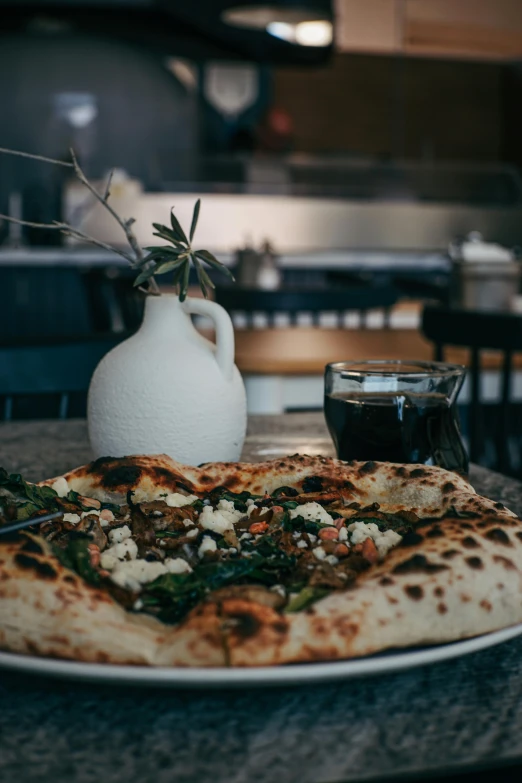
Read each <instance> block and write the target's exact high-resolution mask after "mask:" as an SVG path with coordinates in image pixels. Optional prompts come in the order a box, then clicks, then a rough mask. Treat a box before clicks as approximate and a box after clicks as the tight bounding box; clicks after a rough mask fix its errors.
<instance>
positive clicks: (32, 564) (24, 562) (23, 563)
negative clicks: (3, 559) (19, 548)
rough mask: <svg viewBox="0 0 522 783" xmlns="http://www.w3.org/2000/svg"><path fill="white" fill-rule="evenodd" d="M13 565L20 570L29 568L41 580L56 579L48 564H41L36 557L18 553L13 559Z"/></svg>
mask: <svg viewBox="0 0 522 783" xmlns="http://www.w3.org/2000/svg"><path fill="white" fill-rule="evenodd" d="M14 560H15V563H16V565H17V566H20V568H29V569H31V570H33V571H36V573H37V574H38V576H41V577H42V579H56V577H57V573H56V571H55V570H54V568H53V567H52V565H50V564H49V563H45V562H41V561H40V560H38V559H37V558H36V557H31V555H26V554H24V553H23V552H18V553H17V554H16V555H15V557H14Z"/></svg>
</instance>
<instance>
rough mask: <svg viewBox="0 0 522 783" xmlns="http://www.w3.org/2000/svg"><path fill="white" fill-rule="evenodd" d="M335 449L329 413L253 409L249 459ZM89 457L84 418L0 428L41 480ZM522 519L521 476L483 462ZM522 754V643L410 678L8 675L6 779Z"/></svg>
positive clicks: (445, 766) (129, 782)
mask: <svg viewBox="0 0 522 783" xmlns="http://www.w3.org/2000/svg"><path fill="white" fill-rule="evenodd" d="M296 451H300V452H303V453H305V452H308V453H325V454H330V453H332V445H331V442H330V440H329V439H328V437H327V432H326V429H325V426H324V422H323V419H322V416H321V415H319V414H285V415H284V416H267V417H253V418H252V420H251V421H250V424H249V435H248V438H247V442H246V445H245V452H244V457H245V458H246V459H251V460H255V459H270V458H272V457H277V456H279V455H281V454H284V453H292V452H296ZM89 459H90V452H89V447H88V442H87V430H86V426H85V422H83V421H67V422H55V421H46V422H14V423H8V424H3V425H0V465H2V466H4V467H5V468H6V469H7V470H9V471H11V472H14V471H16V472H18V471H20V472H23V474H24V475H25V476H26V477H27V478H29V479H32V480H38V479H41V478H44V477H49V476H51V475H56V474H59V473H62V472H64V471H65V470H67V469H70V468H72V467H73V466H75V465H80V464H82V463H84V462H86V461H88V460H89ZM471 480H472V483H473V484H474V485H475V487H476V488H477V490H478V491H479V492H481V493H483V494H487V495H489V496H491V497H494V498H495V499H498V500H502V501H503V502H505V503H506V505H508V506H510V507H511V508H512V509H513V510H514V511H516V512H517V513H519V514H521V513H522V483H519V482H517V481H514V480H512V479H508V478H505V477H502V476H500V475H498V474H494V473H491V472H490V471H487V470H485V469H481V468H476V467H474V468H473V469H472V472H471ZM521 760H522V638H521V639H515V640H513V641H510V642H507V643H504V644H502V645H500V646H498V647H493V648H490V649H489V650H485V651H482V652H478V653H474V654H472V655H468V656H465V657H463V658H459V659H455V660H453V661H449V662H445V663H438V664H434V665H430V666H425V667H422V668H418V669H413V670H411V671H405V672H402V673H395V674H387V675H381V676H378V677H367V678H362V679H359V680H350V681H346V682H336V683H329V684H322V685H307V686H303V685H299V686H294V687H288V686H286V687H277V688H267V689H244V690H213V691H198V690H192V691H189V690H183V691H176V690H172V689H161V688H133V687H130V686H114V685H110V686H109V685H103V686H101V685H93V684H92V683H91V684H87V683H79V682H61V681H59V680H53V679H46V678H44V677H40V676H36V675H21V674H17V675H15V674H13V673H11V672H2V671H1V670H0V782H1V783H8V782H9V783H11V781H13V782H14V781H16V783H26V781H27V783H44V781H45V783H47V782H51V781H52V783H66V781H67V783H71V781H73V782H74V783H76V782H77V783H148V782H149V781H151V783H152V781H154V783H171V781H175V782H176V783H185V781H186V782H187V783H188V782H189V781H190V782H191V781H197V782H198V783H207V781H208V782H209V783H250V782H251V781H252V783H254V782H255V783H257V782H259V783H265V781H266V783H269V781H270V783H271V782H272V781H284V782H285V783H294V781H295V783H336V782H340V781H346V782H347V783H348V781H350V782H351V781H359V780H373V781H375V780H377V779H402V778H403V777H404V776H406V775H408V776H409V775H413V776H426V775H430V774H431V775H433V774H436V773H441V772H443V771H444V772H446V771H449V770H453V771H459V770H468V769H472V768H473V769H475V768H477V767H498V766H500V765H503V764H508V763H515V762H519V761H521Z"/></svg>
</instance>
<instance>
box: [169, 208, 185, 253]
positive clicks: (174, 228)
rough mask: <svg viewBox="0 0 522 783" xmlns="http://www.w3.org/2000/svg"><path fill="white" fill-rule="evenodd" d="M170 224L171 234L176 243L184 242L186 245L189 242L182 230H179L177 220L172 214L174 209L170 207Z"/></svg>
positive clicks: (179, 226)
mask: <svg viewBox="0 0 522 783" xmlns="http://www.w3.org/2000/svg"><path fill="white" fill-rule="evenodd" d="M170 223H171V226H172V233H173V234H174V237H175V239H176V240H177V241H178V242H184V243H185V244H186V245H188V244H189V241H188V239H187V236H186V234H185V232H184V231H183V229H182V228H181V225H180V222H179V220H178V219H177V217H176V215H175V214H174V207H172V209H171V210H170Z"/></svg>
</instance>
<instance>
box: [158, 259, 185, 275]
mask: <svg viewBox="0 0 522 783" xmlns="http://www.w3.org/2000/svg"><path fill="white" fill-rule="evenodd" d="M185 260H186V257H185V256H183V258H178V259H177V260H176V261H164V262H163V263H162V264H159V265H158V266H157V267H156V271H155V272H154V274H155V275H164V274H165V273H166V272H172V270H173V269H176V268H177V267H178V266H180V265H181V264H184V263H185Z"/></svg>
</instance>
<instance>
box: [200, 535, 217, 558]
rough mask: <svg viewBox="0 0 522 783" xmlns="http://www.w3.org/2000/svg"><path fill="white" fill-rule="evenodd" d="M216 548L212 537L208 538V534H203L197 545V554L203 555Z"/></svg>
mask: <svg viewBox="0 0 522 783" xmlns="http://www.w3.org/2000/svg"><path fill="white" fill-rule="evenodd" d="M216 549H217V544H216V542H215V541H214V539H213V538H210V536H203V541H202V542H201V544H200V545H199V549H198V555H199V557H203V556H204V554H205V552H215V551H216Z"/></svg>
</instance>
